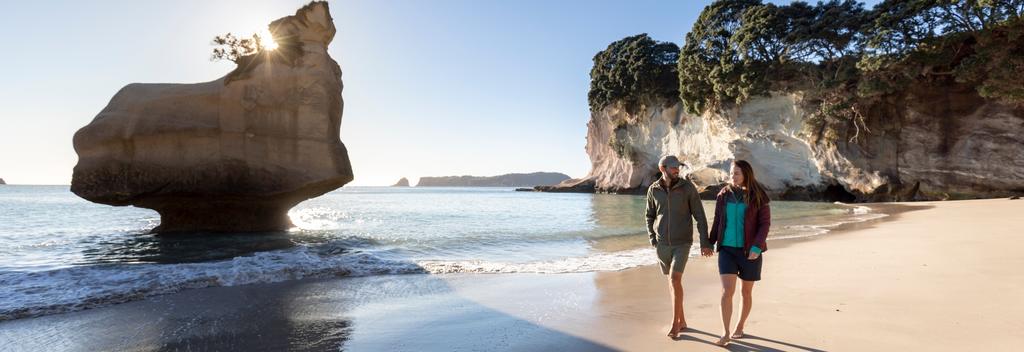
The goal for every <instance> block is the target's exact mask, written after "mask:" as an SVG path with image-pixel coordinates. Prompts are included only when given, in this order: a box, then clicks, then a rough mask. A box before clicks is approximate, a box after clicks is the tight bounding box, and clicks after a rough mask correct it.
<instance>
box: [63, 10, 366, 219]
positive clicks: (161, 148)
mask: <svg viewBox="0 0 1024 352" xmlns="http://www.w3.org/2000/svg"><path fill="white" fill-rule="evenodd" d="M270 31H271V33H273V35H274V37H275V39H276V40H277V41H278V43H279V44H280V48H279V49H278V50H275V51H263V52H260V53H257V54H255V55H254V56H251V57H245V58H243V60H239V61H238V63H239V67H238V69H236V70H235V71H234V72H232V73H230V74H228V75H227V76H225V77H223V78H220V79H218V80H215V81H212V82H206V83H197V84H130V85H128V86H126V87H124V88H122V89H121V90H120V91H119V92H117V94H116V95H114V97H113V98H112V99H111V100H110V103H109V104H108V105H107V107H106V108H104V109H103V111H101V112H100V113H99V114H98V115H97V116H96V117H95V118H94V119H93V120H92V122H90V123H89V124H88V125H87V126H85V127H83V128H82V129H80V130H79V131H78V132H77V133H76V134H75V136H74V147H75V151H76V152H77V153H78V156H79V160H78V164H77V165H75V168H74V174H73V176H72V182H71V190H72V191H73V192H74V193H75V194H77V195H79V196H81V197H82V198H85V199H88V200H90V201H93V202H97V203H103V204H110V205H134V206H138V207H143V208H150V209H153V210H156V211H157V212H159V213H160V216H161V224H160V226H159V227H158V228H157V229H155V231H159V232H178V231H268V230H281V229H286V228H288V227H290V226H291V222H290V221H289V219H288V217H287V211H288V209H289V208H291V207H292V206H294V205H295V204H297V203H299V202H301V201H303V200H305V199H309V198H312V197H316V196H318V195H321V194H323V193H326V192H328V191H331V190H333V189H335V188H338V187H341V186H342V185H344V184H345V183H348V182H349V181H351V180H352V177H353V176H352V168H351V165H350V164H349V159H348V154H347V152H346V149H345V145H344V144H342V143H341V141H340V140H339V133H340V128H341V114H342V105H343V102H342V99H341V90H342V82H341V69H340V68H339V66H338V64H337V62H335V61H334V59H332V58H331V57H330V55H328V53H327V46H328V44H330V42H331V41H332V40H333V38H334V34H335V27H334V24H333V20H332V18H331V15H330V12H329V9H328V6H327V3H325V2H314V3H311V4H309V5H307V6H305V7H303V8H301V9H299V10H298V11H297V12H296V13H295V15H293V16H288V17H284V18H281V19H279V20H277V21H274V22H273V23H271V24H270Z"/></svg>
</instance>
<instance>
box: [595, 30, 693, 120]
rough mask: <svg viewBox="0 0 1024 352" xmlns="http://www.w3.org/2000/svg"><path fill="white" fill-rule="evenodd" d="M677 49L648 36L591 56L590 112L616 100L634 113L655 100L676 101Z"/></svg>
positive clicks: (623, 40)
mask: <svg viewBox="0 0 1024 352" xmlns="http://www.w3.org/2000/svg"><path fill="white" fill-rule="evenodd" d="M678 58H679V47H678V46H676V45H675V44H673V43H666V42H656V41H654V40H653V39H651V38H650V37H648V36H647V34H639V35H635V36H631V37H626V38H623V39H621V40H619V41H616V42H614V43H611V44H610V45H608V48H607V49H605V50H603V51H601V52H598V53H597V55H595V56H594V67H593V68H592V69H591V70H590V92H589V93H588V98H589V101H590V109H591V110H593V111H597V110H600V109H602V108H604V107H605V106H607V105H609V104H611V103H614V102H616V101H620V102H622V103H623V104H624V105H625V107H626V109H627V110H628V111H630V112H635V111H636V110H637V109H638V108H639V107H640V106H642V105H643V104H645V103H647V101H645V99H647V98H650V97H657V98H661V99H675V97H676V96H678V94H679V93H678V87H679V83H678V81H677V77H676V71H675V68H676V61H677V60H678Z"/></svg>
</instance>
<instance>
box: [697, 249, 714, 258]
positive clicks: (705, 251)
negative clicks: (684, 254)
mask: <svg viewBox="0 0 1024 352" xmlns="http://www.w3.org/2000/svg"><path fill="white" fill-rule="evenodd" d="M714 252H715V251H714V250H712V249H711V248H701V249H700V255H701V256H705V257H710V256H712V255H714Z"/></svg>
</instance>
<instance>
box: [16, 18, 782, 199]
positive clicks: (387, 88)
mask: <svg viewBox="0 0 1024 352" xmlns="http://www.w3.org/2000/svg"><path fill="white" fill-rule="evenodd" d="M781 2H783V3H785V2H786V1H781ZM306 3H308V0H278V1H256V0H247V1H236V0H217V1H209V0H174V1H170V0H166V1H114V0H96V1H4V2H3V3H2V4H0V33H3V35H0V48H3V49H2V54H0V60H2V61H0V77H2V78H3V80H2V82H3V83H2V84H0V178H3V179H4V180H6V181H7V183H12V184H70V182H71V172H72V168H73V167H74V165H75V163H76V162H77V160H78V159H77V155H76V154H75V152H74V149H73V147H72V144H71V139H72V136H73V135H74V133H75V131H77V130H78V129H79V128H81V127H83V126H85V125H86V124H88V123H89V122H90V121H91V120H92V119H93V118H94V117H95V116H96V114H97V113H99V112H100V110H102V109H103V107H104V106H106V105H107V103H108V102H109V101H110V98H111V97H112V96H113V95H114V93H116V92H117V91H118V90H119V89H120V88H121V87H123V86H125V85H127V84H129V83H196V82H206V81H211V80H215V79H217V78H219V77H221V76H223V75H225V74H226V73H227V72H229V71H231V70H232V69H233V68H234V63H232V62H230V61H220V62H213V61H210V59H209V57H210V53H211V52H212V50H213V46H212V45H211V44H210V41H211V39H212V38H213V37H214V36H216V35H220V34H224V33H227V32H232V33H254V32H258V31H260V30H262V29H264V28H266V25H267V24H269V23H270V22H271V21H273V20H275V19H277V18H280V17H284V16H287V15H291V14H294V12H295V10H296V9H298V8H299V7H301V6H302V5H304V4H306ZM329 3H330V6H331V12H332V15H333V17H334V23H335V26H336V27H337V29H338V33H337V35H336V36H335V38H334V42H333V43H331V45H330V47H329V53H330V55H331V56H332V57H333V58H334V59H335V60H336V61H338V63H339V65H340V66H341V69H342V72H343V73H342V80H343V82H344V91H343V93H342V96H343V99H344V101H345V110H344V113H343V117H342V127H341V140H342V142H344V143H345V145H346V147H347V148H348V152H349V157H350V158H351V161H352V167H353V171H354V173H355V180H354V181H353V182H352V183H350V185H357V186H374V185H390V184H392V183H394V182H395V181H397V180H398V179H399V178H401V177H408V178H409V179H410V181H412V182H413V183H414V184H415V182H416V180H417V179H418V178H419V177H421V176H448V175H476V176H493V175H499V174H505V173H513V172H536V171H548V172H562V173H565V174H568V175H569V176H571V177H582V176H585V175H586V174H587V172H588V171H589V168H590V161H589V159H588V157H587V155H586V152H585V151H584V145H585V143H586V124H587V121H588V119H589V118H590V115H589V108H588V105H587V91H588V89H589V84H590V83H589V82H590V77H589V73H590V67H591V65H592V58H593V56H594V54H596V53H597V52H598V51H600V50H603V49H605V48H606V47H607V46H608V44H610V43H611V42H613V41H616V40H618V39H621V38H623V37H626V36H630V35H635V34H639V33H648V34H649V35H650V36H651V37H652V38H654V39H655V40H659V41H670V42H674V43H676V44H679V45H681V44H682V41H683V38H684V36H685V34H686V33H687V32H688V31H689V30H690V28H691V27H692V25H693V22H694V21H695V20H696V18H697V16H698V15H699V14H700V11H701V9H703V7H704V6H706V5H707V4H708V3H710V1H693V0H687V1H682V0H663V1H652V0H637V1H628V2H627V1H607V0H560V1H551V0H518V1H497V0H433V1H424V0H374V1H371V0H335V1H329Z"/></svg>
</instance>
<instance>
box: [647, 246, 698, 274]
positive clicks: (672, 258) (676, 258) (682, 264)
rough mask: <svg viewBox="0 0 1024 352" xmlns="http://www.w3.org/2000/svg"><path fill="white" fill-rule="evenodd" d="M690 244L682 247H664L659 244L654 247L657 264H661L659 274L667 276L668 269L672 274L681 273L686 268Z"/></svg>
mask: <svg viewBox="0 0 1024 352" xmlns="http://www.w3.org/2000/svg"><path fill="white" fill-rule="evenodd" d="M692 245H693V244H692V243H684V244H682V245H678V246H677V245H671V246H669V245H664V244H661V243H660V242H659V243H658V245H657V246H655V247H656V248H655V250H656V251H657V252H658V264H661V273H662V274H665V275H668V272H669V270H668V269H669V268H672V271H673V272H677V273H682V272H683V269H685V268H686V260H687V259H689V258H690V247H691V246H692Z"/></svg>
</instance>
